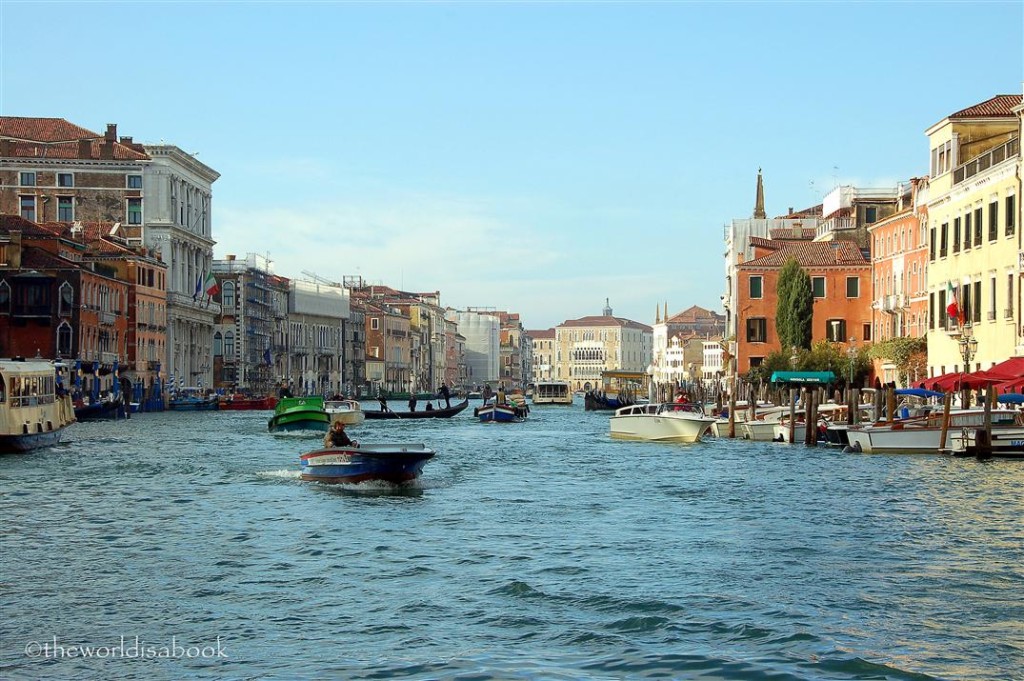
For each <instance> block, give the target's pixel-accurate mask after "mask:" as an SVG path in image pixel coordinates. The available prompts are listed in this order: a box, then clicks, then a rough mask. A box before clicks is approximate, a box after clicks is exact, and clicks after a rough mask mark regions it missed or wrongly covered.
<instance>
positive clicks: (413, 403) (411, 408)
mask: <svg viewBox="0 0 1024 681" xmlns="http://www.w3.org/2000/svg"><path fill="white" fill-rule="evenodd" d="M409 411H416V396H415V395H413V396H412V397H410V398H409Z"/></svg>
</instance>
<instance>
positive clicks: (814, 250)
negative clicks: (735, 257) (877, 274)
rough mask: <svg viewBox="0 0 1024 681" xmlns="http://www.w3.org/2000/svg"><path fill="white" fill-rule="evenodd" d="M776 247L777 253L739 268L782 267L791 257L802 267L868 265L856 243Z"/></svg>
mask: <svg viewBox="0 0 1024 681" xmlns="http://www.w3.org/2000/svg"><path fill="white" fill-rule="evenodd" d="M769 243H771V242H769ZM774 245H776V246H777V249H776V250H775V252H773V253H769V254H767V255H764V256H761V257H760V258H755V259H753V260H749V261H747V262H745V263H742V264H741V265H739V267H742V268H744V269H745V268H748V267H765V268H775V267H782V266H783V265H784V264H786V261H787V260H789V258H790V257H793V258H796V261H797V262H798V263H800V266H801V267H827V266H829V265H867V264H868V261H867V260H866V259H865V258H864V254H863V253H861V250H860V247H859V246H857V244H856V242H854V241H811V242H805V241H784V242H775V244H774Z"/></svg>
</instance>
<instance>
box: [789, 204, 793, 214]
mask: <svg viewBox="0 0 1024 681" xmlns="http://www.w3.org/2000/svg"><path fill="white" fill-rule="evenodd" d="M789 214H790V215H792V214H793V206H790V207H789Z"/></svg>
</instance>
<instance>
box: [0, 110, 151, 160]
mask: <svg viewBox="0 0 1024 681" xmlns="http://www.w3.org/2000/svg"><path fill="white" fill-rule="evenodd" d="M0 137H3V138H7V139H10V140H12V142H13V144H12V145H11V146H12V148H11V151H10V153H11V155H12V156H14V157H18V158H68V159H71V158H81V157H80V155H79V148H78V141H79V140H83V139H88V140H90V158H94V159H98V158H99V156H100V146H101V144H102V143H103V141H104V136H103V135H100V134H97V133H95V132H93V131H91V130H87V129H86V128H83V127H81V126H78V125H75V124H74V123H69V122H68V121H66V120H64V119H63V118H29V117H22V116H0ZM114 160H118V161H146V160H149V156H148V155H147V154H146V153H145V152H142V151H138V150H136V149H133V148H131V147H129V146H128V145H125V144H121V143H120V142H118V141H115V142H114Z"/></svg>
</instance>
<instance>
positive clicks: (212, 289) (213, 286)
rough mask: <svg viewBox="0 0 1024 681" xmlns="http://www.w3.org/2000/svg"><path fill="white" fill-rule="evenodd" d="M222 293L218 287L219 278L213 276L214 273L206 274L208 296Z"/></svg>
mask: <svg viewBox="0 0 1024 681" xmlns="http://www.w3.org/2000/svg"><path fill="white" fill-rule="evenodd" d="M218 291H220V286H218V285H217V277H215V276H213V272H212V271H211V272H207V273H206V295H208V296H215V295H217V292H218Z"/></svg>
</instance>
